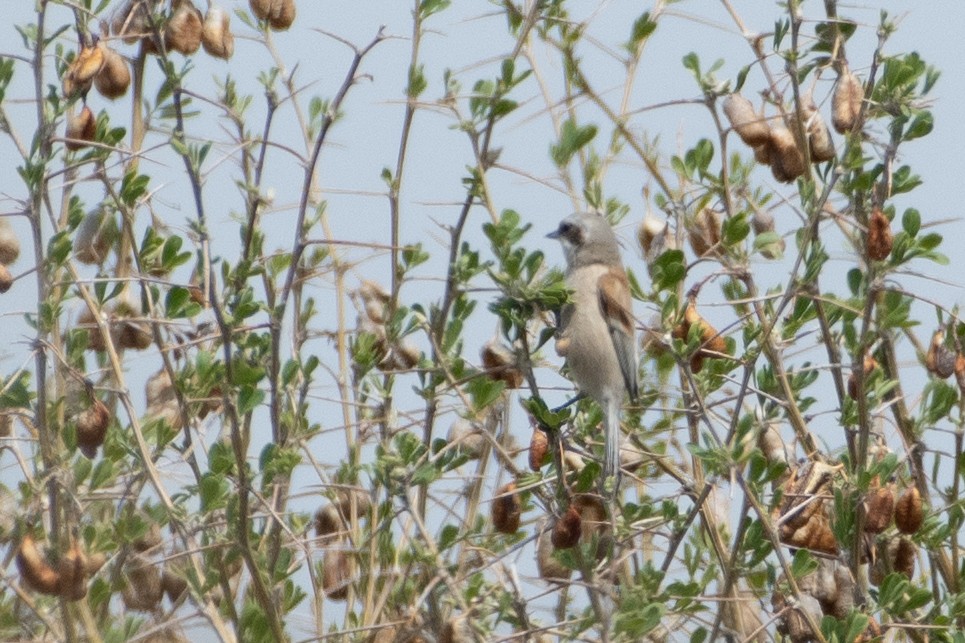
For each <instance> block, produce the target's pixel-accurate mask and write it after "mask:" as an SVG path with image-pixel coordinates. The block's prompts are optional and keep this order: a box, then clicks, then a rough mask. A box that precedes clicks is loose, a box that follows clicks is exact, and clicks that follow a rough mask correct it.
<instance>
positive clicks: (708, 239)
mask: <svg viewBox="0 0 965 643" xmlns="http://www.w3.org/2000/svg"><path fill="white" fill-rule="evenodd" d="M687 240H688V241H690V247H691V249H693V251H694V254H695V255H697V256H698V257H706V256H707V255H709V254H711V253H714V254H718V253H719V252H720V213H719V212H717V211H716V210H712V209H710V208H703V209H702V210H701V211H700V212H698V213H697V215H696V216H695V217H694V218H693V219H692V220H691V221H690V222H689V225H687Z"/></svg>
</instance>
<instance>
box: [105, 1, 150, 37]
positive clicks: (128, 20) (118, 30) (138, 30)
mask: <svg viewBox="0 0 965 643" xmlns="http://www.w3.org/2000/svg"><path fill="white" fill-rule="evenodd" d="M152 4H157V2H151V3H149V2H147V1H145V0H127V2H125V3H124V4H122V5H121V6H120V8H119V9H118V10H117V11H115V12H114V16H113V18H112V19H111V32H112V33H113V34H114V35H115V36H122V37H123V38H124V42H125V43H127V44H129V45H133V44H134V43H136V42H137V41H138V40H140V39H141V38H144V37H147V36H150V35H151V5H152Z"/></svg>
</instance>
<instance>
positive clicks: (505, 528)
mask: <svg viewBox="0 0 965 643" xmlns="http://www.w3.org/2000/svg"><path fill="white" fill-rule="evenodd" d="M522 508H523V506H522V503H521V502H520V500H519V495H518V494H517V493H516V483H515V482H510V483H507V484H505V485H503V486H502V487H500V488H499V489H497V490H496V497H495V498H493V503H492V508H491V511H492V521H493V527H494V528H495V529H496V531H498V532H499V533H502V534H515V533H516V531H517V530H519V519H520V515H521V513H522Z"/></svg>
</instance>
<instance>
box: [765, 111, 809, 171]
mask: <svg viewBox="0 0 965 643" xmlns="http://www.w3.org/2000/svg"><path fill="white" fill-rule="evenodd" d="M770 159H771V174H773V175H774V178H775V179H777V180H778V181H780V182H781V183H790V182H791V181H793V180H794V179H796V178H797V177H799V176H801V175H802V174H804V172H805V170H806V169H807V168H806V167H805V166H804V155H803V154H801V150H800V149H798V146H797V142H796V141H795V140H794V134H792V133H791V130H789V129H787V128H786V127H784V126H783V125H778V126H776V127H772V128H771V142H770Z"/></svg>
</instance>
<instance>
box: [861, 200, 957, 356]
mask: <svg viewBox="0 0 965 643" xmlns="http://www.w3.org/2000/svg"><path fill="white" fill-rule="evenodd" d="M893 245H894V236H893V235H892V234H891V221H889V220H888V217H886V216H885V214H884V213H883V212H882V211H881V210H879V209H878V208H875V209H874V211H873V212H872V213H871V216H870V217H869V218H868V243H867V251H868V258H869V259H874V260H876V261H884V260H885V259H887V258H888V255H890V254H891V247H892V246H893ZM949 375H950V373H949Z"/></svg>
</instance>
